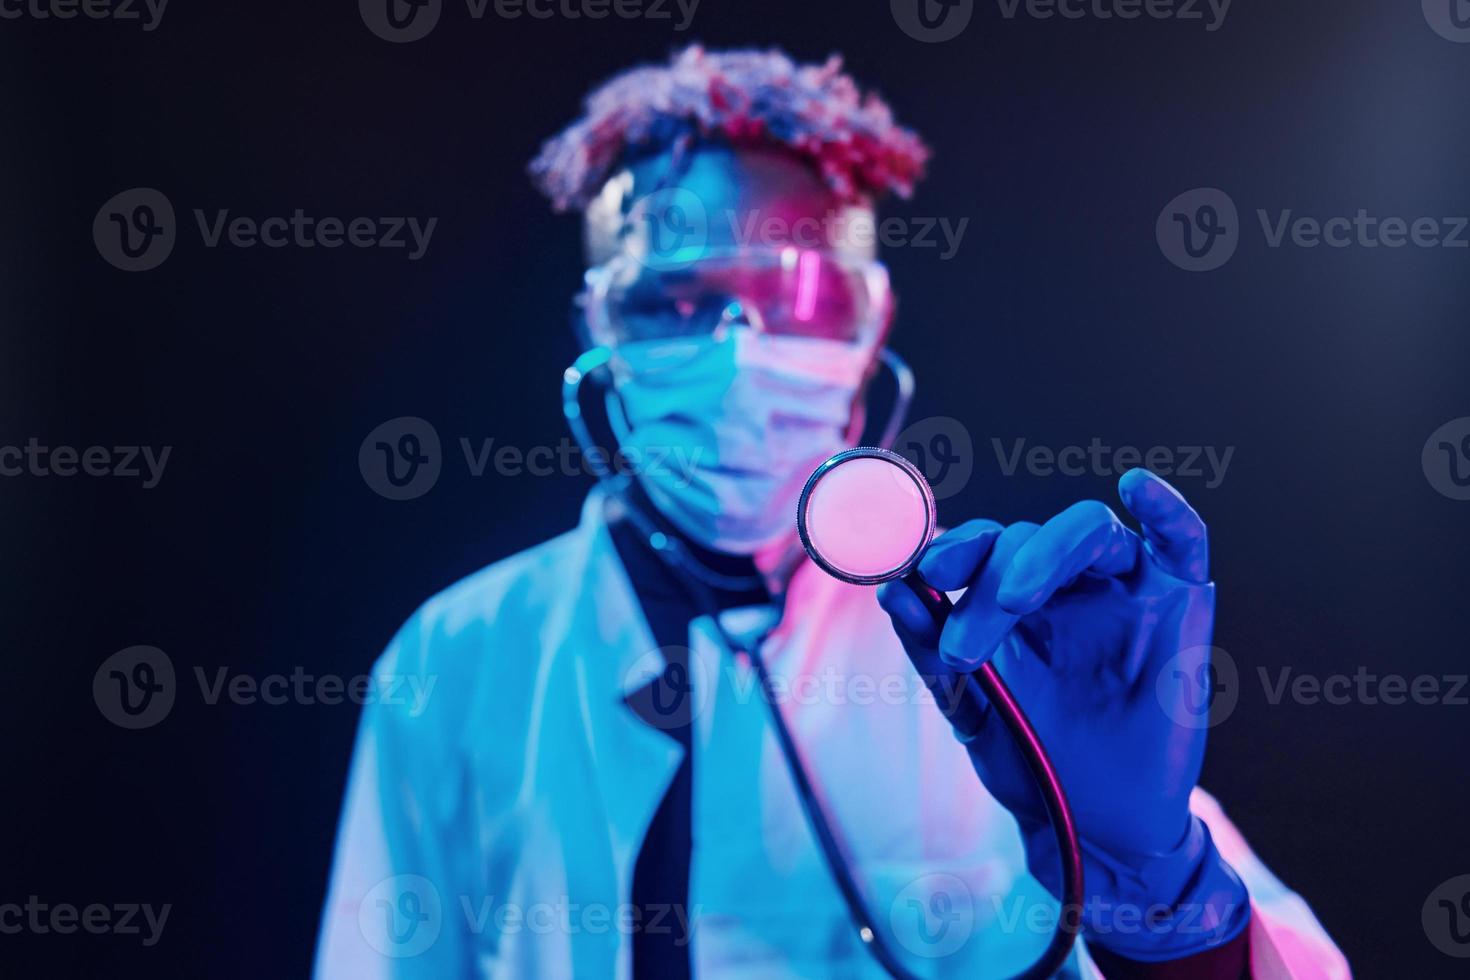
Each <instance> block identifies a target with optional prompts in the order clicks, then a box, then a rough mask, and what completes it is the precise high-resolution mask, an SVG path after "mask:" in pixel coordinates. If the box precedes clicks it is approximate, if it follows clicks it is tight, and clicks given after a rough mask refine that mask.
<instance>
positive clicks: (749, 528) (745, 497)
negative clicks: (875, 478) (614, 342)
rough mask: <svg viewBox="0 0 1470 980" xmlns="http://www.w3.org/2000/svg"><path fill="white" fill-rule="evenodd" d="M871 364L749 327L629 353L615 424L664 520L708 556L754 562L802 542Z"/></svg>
mask: <svg viewBox="0 0 1470 980" xmlns="http://www.w3.org/2000/svg"><path fill="white" fill-rule="evenodd" d="M872 356H873V351H872V348H871V347H869V346H865V345H859V344H852V343H846V342H841V341H833V340H824V339H818V338H810V337H793V336H772V335H770V334H765V333H761V332H758V331H756V330H753V329H751V328H749V327H745V326H738V327H733V328H730V329H727V330H723V331H720V332H718V333H717V334H714V335H708V336H702V337H689V338H679V339H674V340H644V341H634V342H631V343H625V344H620V345H619V346H618V347H617V349H616V352H615V356H614V361H613V364H614V392H613V394H612V395H611V396H610V402H611V404H610V412H609V417H610V419H611V420H612V424H613V427H614V431H615V434H616V435H617V436H618V438H619V441H620V443H621V450H622V452H623V453H624V454H625V456H626V457H627V458H628V460H629V463H630V465H632V466H633V468H634V469H635V471H636V472H637V474H638V478H639V479H640V481H641V482H642V484H643V487H644V489H645V490H646V491H647V493H648V495H649V497H650V498H651V499H652V500H653V503H654V505H655V506H657V507H658V509H659V511H660V512H661V513H662V514H663V515H664V516H665V517H667V518H668V519H669V520H670V521H672V522H673V523H674V525H675V526H676V527H678V528H679V530H681V531H682V532H684V533H685V534H686V535H688V536H689V537H690V538H691V539H692V540H694V541H695V542H697V543H699V544H701V545H703V546H705V547H707V548H711V549H713V550H715V551H720V552H724V553H727V554H753V553H754V552H756V551H758V550H760V549H761V548H762V547H763V546H765V545H767V544H771V543H773V542H775V541H776V540H778V539H780V538H781V537H782V536H784V535H786V534H789V533H792V532H793V529H794V527H795V523H794V522H795V514H796V501H797V498H798V497H799V496H800V494H801V488H802V485H803V484H804V483H805V481H806V478H807V477H808V476H809V475H810V474H811V472H812V470H813V469H815V468H816V466H817V465H818V464H820V463H821V462H822V461H823V460H825V459H826V458H828V457H829V456H831V455H832V454H833V453H836V452H839V451H840V450H842V449H845V448H847V447H848V446H849V445H850V442H849V440H850V430H851V429H852V428H854V425H853V422H854V403H855V401H856V398H857V393H858V390H859V389H860V388H861V386H862V382H863V378H864V375H865V373H866V372H867V369H868V366H869V364H870V363H871V361H872Z"/></svg>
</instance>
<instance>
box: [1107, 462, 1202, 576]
mask: <svg viewBox="0 0 1470 980" xmlns="http://www.w3.org/2000/svg"><path fill="white" fill-rule="evenodd" d="M1118 496H1119V497H1121V498H1122V500H1123V506H1124V507H1127V508H1128V513H1130V514H1132V515H1133V516H1134V517H1135V518H1137V519H1138V523H1139V525H1140V526H1141V527H1142V528H1143V537H1144V540H1145V541H1147V542H1148V544H1149V550H1150V551H1151V552H1152V553H1153V556H1154V560H1155V561H1156V562H1158V565H1159V567H1160V568H1162V569H1163V570H1164V571H1166V572H1168V573H1169V574H1170V575H1173V576H1175V577H1176V578H1182V579H1184V580H1185V581H1187V582H1208V581H1209V580H1210V538H1209V533H1208V532H1207V531H1206V529H1205V522H1204V520H1202V519H1201V518H1200V516H1199V514H1198V513H1197V512H1196V511H1195V509H1194V508H1193V507H1191V506H1189V502H1188V501H1186V500H1185V499H1184V495H1183V494H1181V493H1180V492H1179V491H1178V490H1175V489H1174V488H1173V487H1172V486H1170V485H1169V484H1168V483H1167V482H1166V481H1165V480H1164V479H1163V478H1162V477H1159V476H1155V475H1154V474H1153V473H1150V472H1149V471H1148V470H1145V469H1131V470H1129V471H1128V472H1127V473H1124V474H1123V476H1122V477H1121V478H1120V479H1119V480H1118Z"/></svg>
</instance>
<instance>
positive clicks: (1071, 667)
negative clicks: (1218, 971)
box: [879, 469, 1250, 962]
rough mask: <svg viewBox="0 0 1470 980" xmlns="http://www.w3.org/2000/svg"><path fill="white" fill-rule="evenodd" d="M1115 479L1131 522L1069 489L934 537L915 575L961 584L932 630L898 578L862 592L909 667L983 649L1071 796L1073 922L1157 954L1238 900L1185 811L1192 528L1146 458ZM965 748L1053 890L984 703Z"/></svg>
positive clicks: (1100, 938) (1198, 751)
mask: <svg viewBox="0 0 1470 980" xmlns="http://www.w3.org/2000/svg"><path fill="white" fill-rule="evenodd" d="M1118 492H1119V494H1120V496H1121V497H1122V499H1123V503H1124V505H1125V506H1126V507H1127V508H1128V511H1129V512H1130V513H1131V514H1132V515H1133V516H1134V517H1135V518H1137V520H1138V522H1139V524H1140V525H1141V526H1142V535H1141V536H1140V535H1139V534H1138V533H1136V532H1134V531H1132V530H1130V529H1129V528H1128V527H1126V526H1124V524H1123V523H1122V522H1121V521H1120V520H1119V519H1118V517H1117V515H1116V514H1114V513H1113V511H1112V510H1111V509H1110V508H1109V507H1107V506H1106V505H1105V504H1102V503H1100V502H1098V501H1084V502H1082V503H1079V504H1075V505H1073V506H1072V507H1069V508H1068V509H1066V510H1065V511H1063V512H1062V513H1060V514H1058V515H1057V516H1056V517H1054V518H1052V519H1051V520H1050V521H1048V522H1047V523H1046V524H1044V525H1040V526H1038V525H1036V524H1030V523H1018V524H1012V525H1010V526H1009V527H1003V526H1002V525H1000V524H997V523H995V522H994V521H986V520H976V521H970V522H968V523H966V524H963V525H961V526H960V527H957V528H955V529H954V530H952V531H950V532H948V533H946V534H945V535H943V536H942V537H940V538H939V539H938V540H937V541H935V543H934V545H933V546H932V547H931V548H930V550H929V552H928V554H926V555H925V556H924V559H923V561H922V562H921V564H920V566H919V571H920V573H921V574H922V575H923V576H924V578H925V579H927V580H928V581H929V583H930V584H931V585H933V586H934V587H935V588H938V589H941V590H943V591H946V592H949V591H954V590H957V589H965V590H966V591H965V594H964V596H963V597H961V599H960V600H959V602H958V603H956V605H955V609H954V612H953V613H952V614H951V615H950V618H949V620H948V622H947V623H946V625H945V627H944V630H943V633H942V634H940V633H939V632H938V631H937V630H936V629H935V627H934V623H933V620H932V619H931V618H930V616H929V614H928V612H927V611H925V609H924V607H923V606H922V605H921V604H920V603H919V602H918V600H917V599H916V598H915V596H914V595H913V593H912V592H910V590H909V589H908V587H907V586H905V585H903V584H902V583H900V582H890V583H888V584H886V585H885V586H883V588H882V589H881V590H880V591H879V601H880V602H881V603H882V604H883V608H884V609H886V610H887V611H888V613H889V615H890V617H891V618H892V619H893V624H894V628H895V630H896V631H897V632H898V635H899V638H900V639H901V640H902V641H903V643H904V646H905V648H906V649H907V651H908V653H909V656H910V657H911V658H912V659H913V661H914V664H915V666H916V667H918V669H919V671H920V673H925V674H928V673H939V674H941V675H942V674H944V673H946V672H948V671H961V672H968V671H972V670H974V669H975V668H976V667H977V666H979V665H980V664H981V663H983V662H984V661H986V660H994V662H995V666H996V669H997V670H998V671H999V672H1000V675H1001V677H1003V678H1004V679H1005V681H1006V683H1007V684H1008V685H1009V686H1010V688H1011V690H1012V691H1013V692H1014V693H1015V695H1016V700H1017V701H1019V702H1020V704H1021V707H1022V708H1023V709H1024V710H1025V711H1026V714H1027V716H1028V717H1029V718H1030V720H1031V723H1032V725H1033V726H1034V727H1035V729H1036V732H1037V734H1038V735H1039V736H1040V737H1041V740H1042V743H1043V744H1044V745H1045V746H1046V747H1047V751H1048V752H1049V754H1050V755H1051V759H1052V762H1053V764H1054V765H1055V766H1056V769H1057V772H1058V775H1059V776H1060V777H1061V780H1062V785H1063V787H1064V788H1065V790H1066V793H1067V798H1068V799H1069V801H1070V802H1071V805H1072V810H1073V815H1074V816H1075V818H1076V822H1077V828H1078V833H1079V836H1080V838H1081V841H1082V846H1083V851H1084V870H1085V873H1086V879H1087V881H1086V884H1087V891H1086V894H1087V901H1086V907H1085V908H1084V909H1083V910H1082V913H1081V914H1082V917H1083V927H1084V931H1083V934H1084V936H1086V937H1087V939H1088V940H1089V941H1090V942H1096V943H1100V944H1101V945H1103V946H1106V947H1107V948H1109V949H1111V950H1113V951H1114V952H1116V953H1118V954H1120V955H1122V956H1125V957H1127V958H1129V959H1134V960H1140V961H1145V962H1157V961H1161V960H1172V959H1179V958H1182V957H1185V956H1189V955H1193V954H1195V953H1199V952H1202V951H1204V950H1207V949H1210V948H1213V947H1215V946H1218V945H1220V944H1223V943H1225V942H1228V941H1229V940H1231V939H1233V938H1234V937H1235V936H1237V935H1238V934H1239V933H1240V931H1241V930H1242V929H1243V928H1245V926H1246V924H1247V923H1248V921H1249V917H1250V905H1249V899H1248V896H1247V894H1246V890H1245V886H1244V885H1243V884H1241V882H1240V879H1239V878H1238V877H1237V876H1236V874H1235V872H1234V871H1233V870H1232V869H1231V868H1230V867H1229V866H1228V865H1227V864H1226V863H1225V862H1224V860H1223V859H1221V858H1220V856H1219V853H1218V852H1217V851H1216V849H1215V846H1214V843H1213V842H1212V841H1211V840H1210V835H1209V831H1208V830H1207V829H1206V828H1205V826H1204V824H1203V822H1202V821H1200V820H1199V819H1198V818H1196V817H1194V816H1192V815H1191V814H1190V812H1189V795H1190V791H1191V790H1193V789H1194V787H1195V784H1196V783H1197V782H1198V780H1199V773H1200V766H1201V764H1202V763H1203V760H1204V751H1205V733H1206V727H1205V726H1204V725H1201V724H1197V723H1195V724H1190V723H1188V722H1189V721H1190V720H1191V719H1193V718H1194V717H1196V714H1195V712H1194V711H1192V710H1188V709H1192V708H1194V707H1195V706H1196V705H1197V704H1198V702H1199V699H1200V691H1199V689H1198V684H1199V680H1198V679H1199V678H1201V677H1204V676H1206V675H1205V674H1204V673H1203V672H1204V671H1205V670H1207V669H1208V660H1209V648H1208V645H1209V643H1210V638H1211V632H1212V629H1213V624H1214V604H1215V588H1214V585H1213V584H1212V583H1211V582H1210V581H1209V544H1208V537H1207V535H1206V532H1205V526H1204V523H1203V522H1202V521H1201V520H1200V517H1199V515H1198V514H1196V513H1195V512H1194V510H1193V509H1192V508H1191V507H1190V506H1189V504H1188V503H1186V502H1185V500H1184V498H1183V497H1181V496H1180V495H1179V493H1178V492H1177V491H1176V490H1174V488H1173V487H1171V486H1169V484H1167V483H1165V482H1164V481H1163V480H1161V479H1159V478H1158V477H1157V476H1154V475H1153V474H1152V473H1149V472H1148V471H1146V470H1142V469H1134V470H1130V471H1129V472H1127V473H1125V474H1124V475H1123V477H1122V479H1121V480H1119V482H1118ZM1161 674H1167V678H1166V680H1165V681H1164V682H1163V685H1162V686H1161V685H1160V681H1159V678H1160V676H1161ZM967 747H968V748H969V751H970V758H971V760H972V761H973V763H974V765H975V771H976V772H977V773H978V774H979V776H980V779H981V780H982V781H983V782H984V784H985V786H986V788H987V789H988V790H989V791H990V793H991V795H992V796H994V797H995V798H996V799H997V800H998V801H999V802H1000V803H1001V804H1002V805H1003V806H1005V807H1006V808H1007V809H1008V810H1010V812H1011V813H1012V814H1013V815H1014V816H1015V817H1016V819H1017V821H1018V823H1019V824H1020V827H1021V832H1022V834H1023V837H1024V840H1025V844H1026V854H1027V861H1028V864H1029V865H1030V868H1031V871H1032V874H1034V875H1035V876H1036V877H1037V878H1038V879H1040V880H1041V881H1042V882H1043V883H1044V884H1045V885H1046V886H1047V887H1048V888H1049V889H1050V890H1051V892H1052V894H1053V895H1059V894H1060V890H1061V889H1060V868H1059V859H1058V856H1057V851H1056V841H1055V838H1054V836H1053V832H1052V830H1051V826H1050V824H1049V822H1048V820H1047V814H1046V809H1045V806H1044V804H1043V802H1042V799H1041V795H1040V793H1039V792H1038V791H1037V790H1036V788H1035V784H1034V783H1033V781H1032V777H1031V774H1030V770H1029V769H1028V768H1027V767H1026V764H1025V762H1024V761H1023V759H1022V757H1021V755H1020V754H1019V753H1018V752H1017V750H1016V748H1015V745H1014V744H1013V743H1012V741H1011V739H1010V737H1009V735H1008V734H1007V732H1006V729H1005V727H1004V725H1003V724H1002V722H1001V721H1000V720H999V719H998V718H996V717H994V715H993V714H992V715H988V716H987V718H986V720H985V723H984V724H983V725H982V726H981V729H980V732H979V734H978V735H976V736H975V737H974V738H973V739H972V740H970V741H969V743H968V745H967ZM1072 914H1076V913H1075V912H1073V913H1072Z"/></svg>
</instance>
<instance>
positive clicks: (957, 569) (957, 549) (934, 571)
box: [919, 518, 1005, 592]
mask: <svg viewBox="0 0 1470 980" xmlns="http://www.w3.org/2000/svg"><path fill="white" fill-rule="evenodd" d="M1004 529H1005V528H1004V527H1003V526H1002V525H1001V524H999V523H997V522H996V521H991V520H986V519H984V518H979V519H976V520H973V521H966V522H965V523H963V524H961V525H960V526H959V527H957V528H954V529H953V530H950V531H946V532H945V533H944V534H942V535H940V537H939V538H938V539H937V540H936V541H935V542H934V543H933V544H932V545H930V546H929V550H928V552H926V553H925V555H924V557H923V558H922V559H921V560H920V561H919V574H920V575H922V576H924V581H926V582H928V583H929V584H930V585H932V586H934V587H935V588H936V589H939V590H940V591H941V592H952V591H954V590H955V589H962V588H964V587H965V585H966V584H967V583H968V582H969V581H970V579H971V578H973V577H974V575H975V570H976V569H977V568H979V567H980V563H981V562H982V561H984V560H985V556H986V555H987V554H989V553H990V549H991V547H993V546H994V544H995V540H996V538H998V537H1000V533H1001V531H1003V530H1004Z"/></svg>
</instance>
